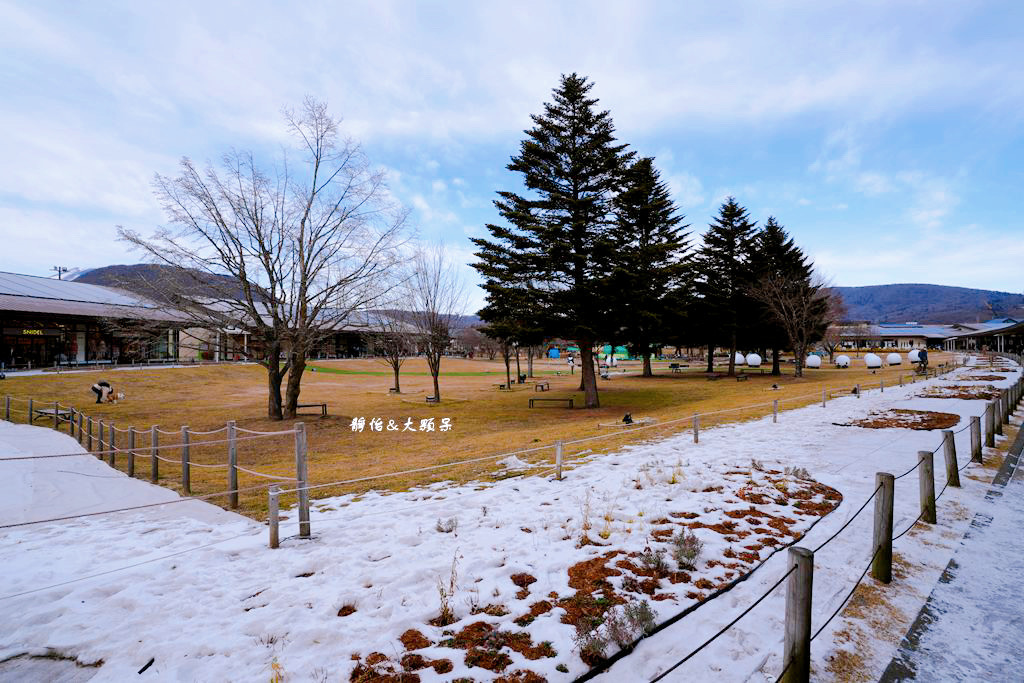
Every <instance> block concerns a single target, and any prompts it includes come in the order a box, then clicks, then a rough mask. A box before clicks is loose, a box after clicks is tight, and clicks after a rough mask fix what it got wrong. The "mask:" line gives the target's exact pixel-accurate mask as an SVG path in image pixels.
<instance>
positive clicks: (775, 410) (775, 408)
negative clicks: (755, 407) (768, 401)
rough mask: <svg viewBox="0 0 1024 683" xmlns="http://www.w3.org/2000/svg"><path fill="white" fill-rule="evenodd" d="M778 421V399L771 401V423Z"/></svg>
mask: <svg viewBox="0 0 1024 683" xmlns="http://www.w3.org/2000/svg"><path fill="white" fill-rule="evenodd" d="M778 421H779V399H777V398H776V399H772V422H778Z"/></svg>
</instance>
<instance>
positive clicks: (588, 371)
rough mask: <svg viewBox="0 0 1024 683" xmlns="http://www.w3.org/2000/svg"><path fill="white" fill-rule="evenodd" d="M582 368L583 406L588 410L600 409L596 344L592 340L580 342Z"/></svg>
mask: <svg viewBox="0 0 1024 683" xmlns="http://www.w3.org/2000/svg"><path fill="white" fill-rule="evenodd" d="M580 362H581V364H582V367H581V368H580V370H581V372H580V374H581V375H582V380H583V381H582V387H583V404H584V406H585V407H587V408H600V407H601V401H600V399H598V397H597V374H596V373H595V372H594V342H593V340H591V339H586V340H580Z"/></svg>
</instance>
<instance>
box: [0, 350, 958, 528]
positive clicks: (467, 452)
mask: <svg viewBox="0 0 1024 683" xmlns="http://www.w3.org/2000/svg"><path fill="white" fill-rule="evenodd" d="M936 355H937V356H939V357H938V358H936V359H935V362H936V363H939V362H944V361H945V360H946V357H945V356H944V354H936ZM855 363H856V361H855ZM313 365H314V366H315V367H318V368H322V370H321V371H317V372H309V371H307V374H306V376H305V378H304V379H303V385H302V402H309V403H313V402H320V401H326V402H327V403H328V405H329V410H330V416H329V417H327V418H321V417H320V416H319V415H318V414H317V415H306V416H302V417H301V418H300V419H301V421H302V422H304V423H305V425H306V429H307V432H308V440H309V454H310V456H309V458H310V461H309V472H310V480H311V482H312V483H314V484H316V483H324V482H331V481H338V480H343V479H351V478H357V477H364V476H369V475H375V474H382V473H387V472H396V471H400V470H405V469H412V468H418V467H425V466H429V465H436V464H440V463H448V462H454V461H458V460H462V459H465V458H473V457H480V456H485V455H489V454H498V453H504V452H510V451H515V450H518V449H524V448H531V447H537V446H540V445H544V446H547V445H550V444H552V443H553V442H554V441H555V440H557V439H564V440H571V439H578V438H582V437H587V436H596V435H598V434H602V435H606V438H602V439H597V440H593V441H589V442H586V443H583V444H578V445H568V446H566V457H567V458H568V457H571V456H572V455H573V454H574V453H579V452H582V451H597V452H601V451H604V450H609V449H612V448H615V447H618V446H620V445H622V444H623V443H627V442H631V441H636V440H639V439H646V438H652V437H657V436H664V435H667V434H670V433H673V432H677V431H680V430H685V429H689V427H690V417H691V416H692V415H693V414H694V413H697V412H699V413H702V414H705V413H713V412H716V411H721V410H729V409H734V408H738V407H743V406H750V405H754V404H761V405H759V406H758V407H754V408H749V409H744V410H733V411H732V412H727V413H724V414H719V415H708V416H704V417H702V418H701V427H702V428H703V427H707V426H712V425H714V424H721V423H722V422H732V421H737V420H747V419H754V418H758V417H762V416H764V415H766V414H770V413H771V401H772V400H773V399H780V409H782V410H785V409H791V408H795V407H799V406H802V405H806V404H808V403H815V402H818V401H820V400H821V390H822V389H823V388H825V387H828V388H830V389H837V390H849V389H851V388H852V387H853V386H854V384H857V383H859V384H861V385H862V386H863V387H865V388H870V387H871V386H872V385H873V386H877V385H878V382H879V380H881V379H884V381H885V383H886V385H887V386H893V385H895V384H897V382H898V375H900V374H902V375H903V376H904V377H909V369H908V368H907V367H902V368H901V367H896V368H892V369H889V368H885V369H882V370H879V371H877V372H875V373H873V372H871V371H869V370H867V369H866V368H864V367H863V365H860V366H859V367H854V368H851V369H848V370H835V369H820V370H808V371H807V373H806V376H805V377H803V378H800V379H797V378H794V377H793V375H792V372H793V371H792V368H791V367H785V368H784V370H783V371H784V373H785V374H784V376H783V377H771V376H770V375H768V374H765V375H761V374H751V375H750V378H749V380H747V381H745V382H737V381H735V380H734V379H732V378H728V377H726V378H722V379H720V380H717V381H708V380H707V379H706V377H705V375H704V373H702V372H700V370H701V368H690V369H689V370H688V371H685V372H683V373H671V372H669V370H668V363H667V362H666V363H656V364H655V377H653V378H642V377H640V376H639V375H637V376H616V375H613V376H612V379H611V380H607V381H606V380H599V382H600V390H601V408H600V409H596V410H586V409H583V408H580V407H579V406H580V405H581V404H582V394H581V392H579V391H577V389H578V383H579V373H578V372H577V374H576V375H572V376H570V375H567V374H565V364H564V363H563V362H561V361H554V360H544V361H540V362H538V363H535V374H536V375H537V376H538V377H542V378H543V379H546V380H549V381H550V382H551V391H549V392H542V393H535V392H534V389H533V385H532V384H526V385H522V386H516V388H515V390H513V391H510V392H507V391H499V390H498V389H497V384H498V383H502V382H504V381H505V379H504V372H505V371H504V365H503V364H502V363H500V362H492V361H486V360H463V359H445V360H444V363H443V364H442V377H441V392H442V397H443V399H444V400H443V402H442V403H440V404H427V403H426V402H425V401H424V396H425V395H427V394H430V393H432V386H431V379H430V376H429V375H428V374H427V372H426V364H425V363H424V362H423V361H422V360H420V359H413V360H410V361H408V362H407V363H406V365H405V368H404V369H403V370H404V371H403V376H402V390H403V394H402V395H400V396H398V395H391V394H389V393H388V387H390V386H391V376H390V371H389V369H388V368H387V367H385V366H383V365H381V364H380V363H378V362H376V361H373V360H340V361H320V362H315V363H313ZM618 369H619V370H627V371H636V372H639V369H640V368H639V363H630V362H623V363H621V364H620V366H619V368H618ZM331 370H335V371H340V372H341V373H344V374H337V373H336V372H330V371H331ZM523 371H524V372H525V363H524V365H523ZM513 372H514V366H513ZM556 372H561V373H562V374H559V375H556V374H555V373H556ZM349 373H353V374H349ZM355 373H367V374H355ZM370 373H372V374H370ZM413 373H417V374H413ZM446 373H489V374H466V375H463V374H446ZM100 378H103V379H107V380H108V381H110V382H111V383H112V384H113V385H114V387H115V389H116V390H117V391H124V392H125V393H126V394H127V399H126V400H124V401H122V402H120V403H118V404H117V405H96V404H95V403H94V402H93V394H92V393H91V392H90V390H89V387H90V386H91V385H92V384H93V382H95V381H97V380H98V379H100ZM265 378H266V374H265V372H264V371H263V369H262V368H261V367H259V366H256V365H246V366H242V365H237V366H234V365H233V366H205V367H196V368H184V369H172V368H167V369H151V370H150V369H146V370H104V371H96V372H81V373H61V374H56V373H47V374H44V375H37V376H30V377H17V376H15V377H9V378H8V379H7V380H5V381H4V383H3V385H2V387H0V389H2V391H3V393H4V394H9V395H11V396H13V397H17V398H19V399H27V398H29V397H31V398H34V399H35V400H36V401H40V402H52V401H54V400H57V401H60V402H61V403H62V404H64V405H73V406H75V407H76V408H79V409H81V410H84V411H85V412H86V414H87V415H91V416H93V417H94V418H96V419H103V420H104V421H111V420H112V421H114V423H115V424H116V425H117V426H118V427H128V426H134V427H136V428H137V429H143V428H146V429H148V427H149V426H150V425H152V424H158V425H160V427H161V428H162V429H167V430H172V429H173V430H177V429H179V428H180V426H181V425H189V426H190V427H191V428H192V429H194V430H211V429H215V428H218V427H222V426H223V425H224V424H225V422H226V421H227V420H232V419H233V420H236V421H237V423H238V426H239V427H242V428H245V429H252V430H260V431H275V430H282V429H289V428H290V426H291V425H290V424H289V423H288V422H285V423H282V422H275V421H272V420H268V419H267V418H266V417H265V413H266V387H265V385H266V379H265ZM773 383H775V384H778V385H779V387H780V389H779V390H777V391H774V390H772V389H771V385H772V384H773ZM533 397H537V398H541V397H543V398H553V397H573V398H575V400H576V406H577V407H576V408H575V409H573V410H567V409H564V408H560V407H544V408H534V409H532V410H531V409H529V408H528V407H527V404H528V400H529V399H530V398H533ZM797 397H803V398H797ZM13 406H14V408H22V409H23V408H24V405H23V403H21V402H15V403H14V404H13ZM627 412H629V413H631V414H632V415H633V417H634V419H637V418H641V417H653V418H656V419H657V420H658V422H659V424H657V425H655V426H654V427H650V428H644V429H636V428H632V429H630V430H628V431H621V430H613V429H612V430H610V429H608V428H603V429H602V428H601V427H599V426H598V425H599V423H611V422H618V421H620V420H621V419H622V416H623V414H624V413H627ZM14 417H15V418H16V419H17V421H24V415H23V414H16V415H15V416H14ZM355 417H363V418H365V419H366V427H365V428H364V430H363V431H362V432H361V433H360V432H353V431H352V429H351V421H352V418H355ZM374 417H380V418H382V419H383V420H384V423H385V424H387V422H388V420H394V421H395V422H396V423H398V424H399V425H404V423H405V420H406V419H407V418H412V419H413V422H414V425H415V426H416V427H417V428H418V427H419V421H420V420H421V419H426V418H435V424H439V423H440V419H441V418H444V417H447V418H450V419H451V423H452V425H453V429H452V430H451V431H450V432H447V433H442V432H439V431H435V432H420V431H417V432H403V431H397V432H388V431H383V432H372V431H370V428H369V423H370V420H371V419H372V418H374ZM679 418H684V419H682V420H680V421H678V422H675V423H669V424H664V423H665V422H666V421H669V420H674V419H679ZM43 424H45V422H43ZM222 436H223V435H222V434H221V435H218V437H222ZM218 437H203V438H218ZM118 438H119V439H120V440H121V441H119V444H118V445H124V444H125V438H126V437H125V436H124V435H119V436H118ZM199 438H200V437H194V438H193V441H197V440H199ZM171 439H172V437H171V436H162V437H161V442H162V443H164V444H169V443H172V441H171ZM291 439H292V437H290V436H286V437H276V438H272V439H261V440H255V441H243V442H240V443H239V447H238V451H239V464H240V465H242V466H244V467H249V468H252V469H258V470H260V471H263V472H268V473H273V474H280V475H291V474H294V450H293V444H292V440H291ZM176 441H177V440H176V439H175V440H174V442H176ZM148 445H149V439H148V435H143V436H140V437H139V439H138V441H137V447H139V448H142V447H145V446H148ZM161 454H162V455H164V456H165V457H169V458H177V457H178V452H177V451H169V450H168V451H164V452H163V453H161ZM519 457H520V458H522V459H524V460H531V461H542V460H543V461H546V462H551V461H552V459H553V449H551V448H545V449H544V450H543V451H539V452H536V453H531V454H528V455H521V456H519ZM192 459H193V461H195V462H200V463H223V462H225V461H226V447H225V446H224V445H223V444H219V445H211V446H193V448H192ZM123 460H124V458H123V457H122V458H119V462H118V467H119V469H124V467H125V465H124V462H123ZM136 462H137V464H136V476H139V477H140V478H148V477H149V465H148V458H138V459H137V461H136ZM494 469H495V468H494V464H493V462H488V463H482V464H479V465H473V466H459V467H455V468H451V469H443V470H438V471H434V472H426V473H418V474H414V475H405V476H400V477H392V478H388V479H384V480H380V481H376V482H372V483H363V484H359V485H353V486H349V487H340V488H331V489H323V490H318V491H316V492H315V493H314V496H315V497H319V496H323V495H328V494H336V493H339V492H341V491H359V490H365V489H369V488H376V489H392V490H394V489H400V488H406V487H409V486H412V485H416V484H423V483H429V482H432V481H439V480H444V479H456V480H462V481H465V480H468V479H471V478H473V477H480V476H485V475H486V472H488V471H493V470H494ZM160 475H161V483H162V484H164V485H166V486H169V487H171V488H177V481H178V478H179V477H180V469H179V467H178V466H177V465H173V464H169V463H160ZM240 478H241V479H240V484H241V486H249V485H253V484H259V483H264V481H265V480H259V479H256V478H254V477H252V476H251V475H247V474H245V473H242V474H241V475H240ZM192 485H193V486H192V487H193V492H194V493H197V494H202V493H211V492H216V491H223V490H226V489H227V480H226V473H225V471H224V470H223V469H202V468H193V469H192ZM242 499H243V500H242V508H243V511H244V512H247V513H250V514H253V515H256V516H259V515H261V514H262V513H263V511H264V510H265V507H266V496H265V495H263V494H259V493H256V494H250V495H243V496H242ZM215 502H223V501H215ZM284 502H286V503H287V502H288V501H284Z"/></svg>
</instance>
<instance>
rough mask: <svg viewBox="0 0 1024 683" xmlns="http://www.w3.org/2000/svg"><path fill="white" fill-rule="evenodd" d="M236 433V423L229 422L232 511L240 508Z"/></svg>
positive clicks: (229, 478) (229, 476)
mask: <svg viewBox="0 0 1024 683" xmlns="http://www.w3.org/2000/svg"><path fill="white" fill-rule="evenodd" d="M235 439H236V432H235V421H234V420H228V491H231V493H230V494H229V496H228V499H229V504H230V505H231V509H232V510H234V509H235V508H237V507H238V442H237V441H236V440H235Z"/></svg>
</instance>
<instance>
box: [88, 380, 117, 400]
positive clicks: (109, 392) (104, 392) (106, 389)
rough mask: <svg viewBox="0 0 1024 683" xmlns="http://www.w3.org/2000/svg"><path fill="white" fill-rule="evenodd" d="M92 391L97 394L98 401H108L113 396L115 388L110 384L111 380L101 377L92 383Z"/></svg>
mask: <svg viewBox="0 0 1024 683" xmlns="http://www.w3.org/2000/svg"><path fill="white" fill-rule="evenodd" d="M92 392H93V393H94V394H96V402H97V403H108V402H109V401H110V400H111V397H112V396H113V393H114V388H113V387H111V386H110V382H108V381H106V380H104V379H101V380H100V381H99V382H96V384H93V385H92Z"/></svg>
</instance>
